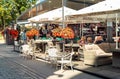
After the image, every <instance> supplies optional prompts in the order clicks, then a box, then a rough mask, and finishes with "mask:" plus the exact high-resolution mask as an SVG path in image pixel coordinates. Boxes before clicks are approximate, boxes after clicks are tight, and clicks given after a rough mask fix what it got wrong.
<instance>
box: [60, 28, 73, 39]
mask: <svg viewBox="0 0 120 79" xmlns="http://www.w3.org/2000/svg"><path fill="white" fill-rule="evenodd" d="M60 35H61V37H62V38H65V39H72V38H74V36H75V35H74V32H73V30H72V29H71V28H69V27H66V28H64V29H63V30H62V31H61V32H60Z"/></svg>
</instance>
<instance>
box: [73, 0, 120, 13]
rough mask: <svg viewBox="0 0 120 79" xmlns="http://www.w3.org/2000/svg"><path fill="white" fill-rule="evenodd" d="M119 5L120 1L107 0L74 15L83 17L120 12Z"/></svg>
mask: <svg viewBox="0 0 120 79" xmlns="http://www.w3.org/2000/svg"><path fill="white" fill-rule="evenodd" d="M119 3H120V0H105V1H102V2H99V3H97V4H94V5H92V6H89V7H86V8H83V9H80V10H78V11H77V13H74V14H72V15H82V14H90V13H99V12H106V11H114V10H119V9H120V5H119Z"/></svg>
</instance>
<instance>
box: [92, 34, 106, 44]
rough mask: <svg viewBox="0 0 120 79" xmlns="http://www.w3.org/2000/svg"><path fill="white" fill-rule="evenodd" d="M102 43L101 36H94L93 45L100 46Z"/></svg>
mask: <svg viewBox="0 0 120 79" xmlns="http://www.w3.org/2000/svg"><path fill="white" fill-rule="evenodd" d="M102 42H104V41H103V37H102V36H96V37H95V40H94V44H100V43H102Z"/></svg>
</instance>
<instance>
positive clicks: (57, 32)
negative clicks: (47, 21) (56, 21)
mask: <svg viewBox="0 0 120 79" xmlns="http://www.w3.org/2000/svg"><path fill="white" fill-rule="evenodd" d="M61 31H62V28H60V27H58V28H55V29H53V30H52V35H53V36H54V37H57V36H58V37H60V36H61V35H60V32H61Z"/></svg>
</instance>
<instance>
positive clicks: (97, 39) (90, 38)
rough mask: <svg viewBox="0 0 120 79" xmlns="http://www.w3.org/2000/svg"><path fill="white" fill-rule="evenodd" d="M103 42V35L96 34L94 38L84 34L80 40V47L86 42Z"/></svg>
mask: <svg viewBox="0 0 120 79" xmlns="http://www.w3.org/2000/svg"><path fill="white" fill-rule="evenodd" d="M102 42H104V40H103V37H102V36H95V38H94V39H93V38H92V37H86V36H82V37H81V39H80V40H78V44H79V45H80V47H82V46H84V45H85V44H100V43H102Z"/></svg>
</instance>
